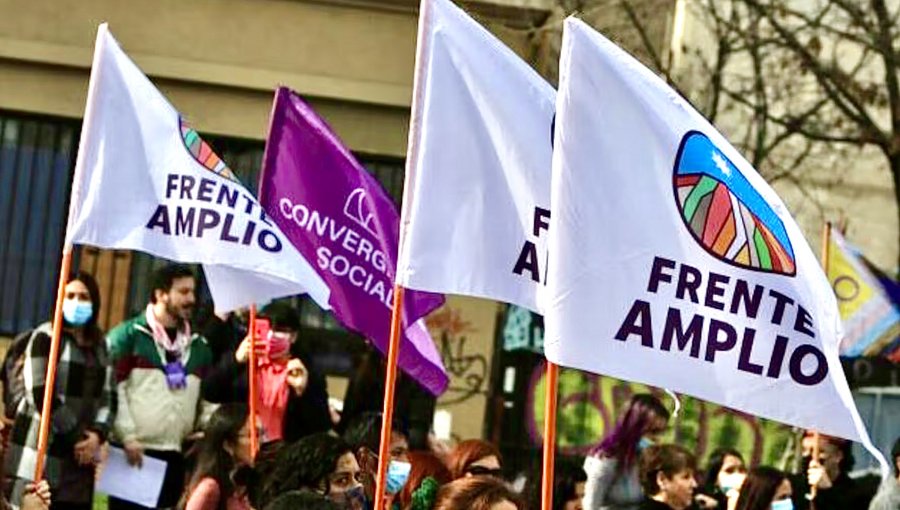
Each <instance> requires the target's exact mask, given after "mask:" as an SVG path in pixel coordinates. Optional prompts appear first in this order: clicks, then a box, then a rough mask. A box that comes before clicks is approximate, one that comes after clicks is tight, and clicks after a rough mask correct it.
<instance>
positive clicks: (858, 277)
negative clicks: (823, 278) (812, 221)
mask: <svg viewBox="0 0 900 510" xmlns="http://www.w3.org/2000/svg"><path fill="white" fill-rule="evenodd" d="M829 239H830V243H829V246H828V251H829V253H828V280H829V281H830V282H831V287H832V288H833V289H834V295H835V296H836V297H837V303H838V309H839V310H840V312H841V320H843V323H844V338H843V339H842V340H841V348H840V354H841V356H846V357H858V356H884V357H889V356H890V354H891V352H892V351H894V350H895V349H896V348H897V345H896V343H897V342H896V341H897V339H898V337H900V308H898V307H897V305H896V304H895V303H894V302H893V301H892V300H891V299H890V297H889V296H888V295H887V293H886V292H885V290H884V287H883V286H882V285H881V283H880V282H879V281H878V278H877V277H876V276H875V275H874V274H873V273H872V271H871V270H869V268H868V266H867V265H866V264H865V263H864V262H863V260H862V257H860V256H859V255H858V254H857V253H856V251H855V250H853V249H852V248H851V247H850V246H849V245H848V244H847V241H846V240H844V236H842V235H841V233H840V232H838V231H837V229H835V228H833V227H832V229H831V236H830V238H829Z"/></svg>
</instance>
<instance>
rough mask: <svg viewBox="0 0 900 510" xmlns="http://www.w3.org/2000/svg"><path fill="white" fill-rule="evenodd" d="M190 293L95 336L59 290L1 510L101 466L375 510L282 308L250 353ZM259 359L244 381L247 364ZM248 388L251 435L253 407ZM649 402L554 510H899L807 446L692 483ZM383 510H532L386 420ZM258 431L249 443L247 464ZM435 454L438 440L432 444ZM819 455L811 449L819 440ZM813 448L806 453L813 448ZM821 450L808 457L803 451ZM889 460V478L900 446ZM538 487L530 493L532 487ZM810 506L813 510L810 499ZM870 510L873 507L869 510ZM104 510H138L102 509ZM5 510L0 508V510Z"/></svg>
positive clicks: (93, 305) (629, 417) (176, 283)
mask: <svg viewBox="0 0 900 510" xmlns="http://www.w3.org/2000/svg"><path fill="white" fill-rule="evenodd" d="M195 291H196V279H195V276H194V274H193V273H192V271H191V269H190V268H189V267H187V266H183V265H168V266H165V267H163V268H160V269H159V270H157V271H156V272H155V273H154V274H153V276H152V278H151V295H150V298H149V303H148V304H147V306H146V308H145V309H144V310H143V311H141V312H140V313H139V314H137V315H136V316H135V317H132V318H130V319H128V320H126V321H125V322H123V323H122V324H119V325H117V326H116V327H114V328H113V329H112V330H110V331H109V332H108V333H106V334H104V333H103V332H102V331H101V330H100V328H99V327H98V325H97V318H98V317H99V316H100V305H101V303H100V292H99V290H98V286H97V283H96V282H95V281H94V279H93V278H92V277H91V276H90V275H89V274H85V273H78V274H75V275H73V276H72V277H71V278H70V280H69V282H68V283H67V285H66V287H65V294H64V301H63V306H62V313H63V321H64V327H63V335H62V339H61V343H60V350H59V364H58V370H57V375H56V380H55V384H54V387H53V389H52V392H51V393H52V396H53V398H52V406H53V407H52V416H51V421H50V441H49V449H48V451H47V457H46V463H45V470H44V473H45V475H44V480H42V481H40V482H38V483H34V482H32V481H31V479H32V477H33V474H34V471H35V465H36V461H37V443H38V435H39V422H40V417H41V413H42V412H43V411H44V409H43V401H44V392H45V387H46V371H47V364H48V359H49V356H50V343H51V325H50V323H49V322H48V323H45V324H41V325H39V326H37V327H35V328H34V329H32V330H29V331H28V332H25V333H23V334H22V335H20V336H19V337H17V338H16V339H15V340H14V341H13V343H12V345H11V347H10V350H9V353H8V354H7V357H6V360H5V361H4V364H3V373H2V382H3V385H4V405H5V420H4V421H5V423H6V424H7V425H8V430H7V431H6V436H7V440H6V443H5V444H6V451H5V454H4V459H5V460H4V468H5V476H3V477H2V479H3V482H4V484H5V486H4V491H3V495H4V498H3V500H2V502H0V503H2V506H3V507H6V508H10V507H14V508H22V509H25V510H46V509H48V508H49V509H78V510H83V509H90V508H92V505H93V500H94V494H93V490H94V481H95V479H96V477H97V476H98V471H99V470H100V469H102V462H103V457H104V452H106V451H107V450H108V448H121V450H122V451H123V454H124V456H125V459H126V461H127V463H128V464H130V465H131V466H134V467H140V466H142V464H143V463H144V462H145V461H146V459H148V458H152V459H158V460H161V461H164V462H165V465H166V471H165V477H164V480H163V483H162V489H161V492H160V495H159V499H158V502H157V505H156V507H157V508H179V509H185V510H249V509H257V510H269V509H271V510H280V509H298V508H299V509H312V510H344V509H349V510H369V509H371V508H372V505H373V501H374V500H375V491H376V483H375V478H376V472H377V466H378V464H379V462H378V460H379V459H378V451H379V441H380V431H381V424H382V418H381V415H380V414H379V413H375V412H363V413H359V414H357V415H355V416H352V417H350V418H349V419H345V418H347V417H340V416H339V415H336V414H335V412H334V410H333V409H331V408H330V407H329V402H328V394H327V390H326V384H325V378H324V376H323V375H322V374H320V373H318V372H317V370H316V369H315V366H314V365H313V364H312V363H311V360H310V359H309V358H308V356H307V353H306V352H305V350H304V348H303V345H302V342H301V341H299V340H298V332H299V330H300V321H299V316H298V314H297V313H296V311H295V310H294V309H293V308H292V307H290V306H287V305H282V304H278V303H275V304H272V305H270V306H268V307H266V308H264V309H263V310H262V311H261V316H263V317H265V318H266V319H267V321H268V323H269V324H270V331H269V333H268V334H266V335H265V337H264V338H259V339H258V340H256V341H254V340H253V339H252V338H253V336H252V335H248V331H247V327H246V323H245V322H244V321H243V320H241V317H239V316H237V315H229V316H221V317H218V318H216V319H214V320H212V321H211V322H210V324H209V325H208V326H207V327H205V328H204V331H203V334H200V333H198V332H197V331H193V330H192V329H191V318H192V315H193V313H194V308H195V304H196V296H195ZM251 352H253V353H255V354H256V356H255V358H256V359H257V360H258V370H257V371H256V372H257V375H256V381H250V380H249V375H248V374H249V371H248V370H247V363H248V362H249V360H250V358H251V356H250V353H251ZM251 382H255V386H256V387H257V388H259V392H258V400H257V402H258V413H257V416H256V420H255V421H254V420H251V419H250V413H249V411H248V408H247V404H246V403H247V401H248V396H249V392H250V387H251V386H254V385H251V384H250V383H251ZM669 418H670V416H669V412H668V410H667V409H666V407H665V406H664V405H663V404H662V403H661V402H660V401H659V400H658V399H657V398H655V397H653V396H651V395H635V396H634V397H633V398H632V399H631V401H630V403H629V405H628V407H627V409H626V410H625V411H624V412H623V414H622V416H621V419H620V420H619V421H618V423H617V424H616V426H615V427H614V428H613V430H612V431H611V432H610V433H609V434H607V435H606V437H605V438H604V439H603V441H602V442H601V443H600V444H599V446H598V447H597V448H596V449H594V450H593V451H591V452H590V453H589V455H588V456H587V457H586V458H585V459H584V462H583V469H578V470H573V471H572V472H570V473H562V472H560V474H559V475H558V477H557V484H556V487H555V498H554V503H555V508H556V509H557V510H607V509H608V510H631V509H639V510H650V509H662V510H665V509H673V510H685V509H721V510H734V509H738V510H769V509H771V510H788V509H807V508H815V509H816V510H832V509H835V510H836V509H841V510H846V509H851V510H852V509H866V508H871V509H874V510H886V509H898V508H900V474H898V472H897V471H895V473H894V478H892V479H890V480H887V481H886V482H885V483H884V484H883V485H882V487H881V488H880V489H879V491H878V494H877V495H875V496H874V498H873V494H871V491H869V490H867V489H865V488H863V487H860V486H858V484H857V483H856V482H855V481H854V480H853V479H852V478H850V477H849V476H848V472H849V470H850V468H851V467H852V462H853V459H852V455H851V453H850V449H849V444H848V443H847V442H845V441H842V440H840V439H837V438H831V437H827V436H820V435H813V434H809V435H806V436H804V438H803V453H804V459H806V463H805V465H804V468H803V469H801V470H800V471H799V472H798V473H784V472H782V471H779V470H776V469H774V468H771V467H766V466H758V467H754V468H752V469H749V470H748V469H747V465H746V463H745V461H744V458H743V457H742V456H741V454H740V452H738V451H736V450H733V449H722V450H718V451H716V452H714V453H713V454H712V455H711V456H710V458H709V461H708V465H707V468H706V470H705V471H703V472H702V473H701V471H700V470H699V468H698V466H697V460H696V459H695V457H694V455H693V454H692V453H691V452H689V451H687V450H686V449H684V448H683V447H681V446H679V445H675V444H663V443H660V440H659V439H660V437H662V436H663V434H664V433H665V432H666V430H667V427H668V422H669ZM391 428H392V434H391V443H390V448H389V455H390V459H389V462H388V470H387V483H386V487H385V489H386V494H387V505H388V506H390V508H391V509H397V510H523V509H525V508H529V507H530V508H535V507H536V506H537V505H536V503H535V502H533V501H528V500H529V498H527V497H525V496H524V495H523V492H526V493H527V492H528V491H522V490H514V489H513V487H514V486H515V485H514V484H511V483H508V482H507V481H505V480H504V476H505V475H507V474H508V473H506V471H505V470H504V464H503V457H502V455H501V453H500V451H499V450H498V449H497V448H496V446H494V445H492V444H491V443H488V442H486V441H482V440H479V439H471V440H465V441H460V442H459V443H458V444H456V445H455V446H453V447H452V448H451V447H450V446H449V445H446V444H445V443H442V442H440V441H436V440H430V441H428V442H427V443H426V444H425V445H417V447H416V448H413V449H411V448H410V437H409V433H408V431H407V430H406V429H405V427H404V425H403V422H402V420H398V421H397V422H395V423H392V427H391ZM254 431H256V433H257V435H258V437H259V443H260V446H259V448H258V451H254V448H253V444H252V441H251V436H252V435H253V434H254ZM431 439H433V438H431ZM816 441H818V444H817V443H816ZM816 447H817V448H816ZM816 449H817V450H818V458H812V452H813V451H814V450H816ZM892 460H893V462H894V468H895V470H900V445H898V446H895V447H894V451H893V452H892ZM535 481H536V480H533V482H535ZM813 492H815V494H816V495H815V499H814V506H811V504H810V499H809V498H808V497H807V496H808V495H810V494H811V493H813ZM870 504H871V507H870ZM108 505H109V508H110V509H111V510H121V509H137V508H144V507H142V506H140V505H137V504H135V503H133V502H130V501H127V500H125V499H120V498H114V497H110V498H109V500H108ZM0 510H2V509H0Z"/></svg>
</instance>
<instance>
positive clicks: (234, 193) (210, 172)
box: [66, 23, 328, 311]
mask: <svg viewBox="0 0 900 510" xmlns="http://www.w3.org/2000/svg"><path fill="white" fill-rule="evenodd" d="M94 51H95V56H94V65H93V67H92V70H91V81H90V85H89V89H90V91H89V97H90V100H89V102H88V106H87V108H86V111H85V118H84V124H83V128H82V137H81V143H80V146H79V155H78V160H77V163H76V168H75V178H74V182H75V184H74V185H73V193H72V200H71V204H70V212H69V225H68V228H67V238H66V244H67V245H68V246H71V245H72V244H74V243H78V244H88V245H92V246H98V247H101V248H109V249H131V250H140V251H144V252H147V253H151V254H153V255H156V256H159V257H164V258H167V259H171V260H175V261H179V262H184V263H198V264H202V265H203V268H204V271H205V272H206V276H207V280H208V283H209V287H210V290H211V292H212V297H213V301H214V302H215V307H216V310H218V311H227V310H231V309H234V308H237V307H239V306H242V305H248V304H251V303H255V302H265V301H268V300H270V299H273V298H277V297H282V296H287V295H294V294H300V293H309V294H310V296H311V297H312V298H313V299H314V300H315V301H316V302H317V303H319V305H320V306H323V307H327V306H328V287H327V286H326V285H325V282H324V281H323V280H322V279H321V278H320V277H319V276H318V275H317V274H316V272H315V270H314V269H313V267H312V265H311V264H310V263H309V262H308V261H307V260H306V259H304V258H303V257H302V256H301V255H300V253H298V252H297V250H296V249H295V248H294V247H293V245H291V243H290V242H289V241H288V240H287V238H286V237H285V236H284V234H283V233H282V232H281V231H280V230H279V228H278V226H277V225H275V224H274V223H273V222H272V220H271V219H270V218H269V217H267V215H266V214H265V212H264V210H263V209H262V207H261V206H260V205H259V203H258V202H257V201H256V199H255V198H254V197H253V195H252V194H251V193H250V192H249V191H247V189H246V188H244V187H243V186H242V185H241V183H240V182H238V180H237V179H236V178H235V176H234V174H233V173H232V171H231V169H230V168H228V166H227V165H226V164H225V163H224V162H223V161H222V160H221V159H219V157H218V156H217V155H216V154H215V153H214V152H213V151H212V150H211V148H210V146H209V145H207V144H206V143H205V142H204V141H203V140H202V139H201V138H200V136H199V135H198V134H197V132H196V131H195V130H194V129H193V128H191V126H190V125H189V124H188V123H187V122H185V120H184V119H183V118H182V117H181V115H179V113H178V112H177V111H176V110H175V108H174V107H172V105H171V104H170V103H169V102H168V101H167V100H166V98H165V97H164V96H163V95H162V94H161V93H160V92H159V91H158V90H157V89H156V87H154V86H153V84H152V83H151V82H150V80H149V79H147V77H146V76H145V75H144V74H143V73H142V72H141V71H140V69H139V68H138V67H137V66H136V65H135V64H134V62H132V61H131V59H129V58H128V56H127V55H126V54H125V53H124V52H123V51H122V49H121V48H120V47H119V45H118V43H117V42H116V40H115V39H114V38H113V36H112V35H111V34H110V33H109V30H108V28H107V25H106V24H105V23H104V24H102V25H100V27H99V29H98V32H97V42H96V47H95V50H94Z"/></svg>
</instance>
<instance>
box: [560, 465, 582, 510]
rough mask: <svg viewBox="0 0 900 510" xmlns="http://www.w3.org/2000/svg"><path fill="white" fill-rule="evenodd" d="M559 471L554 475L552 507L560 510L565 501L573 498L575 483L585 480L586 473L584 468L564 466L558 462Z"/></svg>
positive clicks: (574, 496) (563, 506) (575, 495)
mask: <svg viewBox="0 0 900 510" xmlns="http://www.w3.org/2000/svg"><path fill="white" fill-rule="evenodd" d="M557 471H559V473H558V474H557V476H556V483H555V487H554V488H553V508H554V510H562V509H563V508H565V506H566V503H568V502H569V501H571V500H573V499H575V498H576V497H577V494H576V490H575V489H576V485H578V484H579V483H582V482H586V481H587V474H586V473H585V472H584V469H581V468H575V467H570V466H564V465H562V464H559V468H558V469H557Z"/></svg>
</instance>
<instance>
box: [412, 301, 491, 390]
mask: <svg viewBox="0 0 900 510" xmlns="http://www.w3.org/2000/svg"><path fill="white" fill-rule="evenodd" d="M427 324H428V329H429V330H431V332H432V333H434V334H435V337H436V339H437V340H438V348H439V351H440V353H441V360H442V361H443V362H444V368H446V369H447V374H448V375H449V376H450V387H449V388H448V389H447V392H446V393H445V394H444V395H443V396H442V397H441V399H440V403H441V405H451V404H457V403H460V402H464V401H466V400H468V399H470V398H472V397H474V396H475V395H484V394H485V393H486V392H487V384H488V375H489V374H488V362H487V359H486V358H485V357H484V355H482V354H480V353H478V352H475V351H473V349H472V345H471V344H467V341H468V340H467V337H468V336H469V335H474V334H477V333H478V330H477V328H475V326H474V325H473V324H472V323H471V322H470V321H467V320H465V319H464V318H463V317H462V313H461V312H460V310H459V309H456V308H453V307H451V306H446V305H445V306H444V307H442V308H441V309H440V310H438V311H437V312H435V313H433V314H432V315H431V316H429V317H428V319H427Z"/></svg>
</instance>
